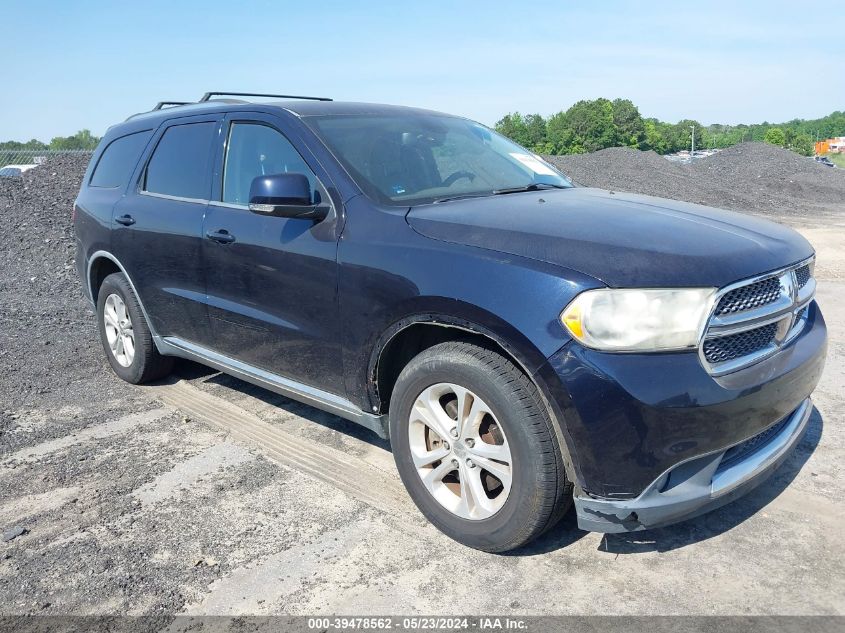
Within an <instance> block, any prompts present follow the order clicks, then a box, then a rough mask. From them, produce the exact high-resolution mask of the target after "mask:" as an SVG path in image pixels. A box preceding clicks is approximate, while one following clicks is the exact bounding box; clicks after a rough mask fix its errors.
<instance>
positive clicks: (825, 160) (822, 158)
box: [814, 156, 836, 167]
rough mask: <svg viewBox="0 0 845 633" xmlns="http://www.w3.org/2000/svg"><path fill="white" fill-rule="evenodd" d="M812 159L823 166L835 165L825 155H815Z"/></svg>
mask: <svg viewBox="0 0 845 633" xmlns="http://www.w3.org/2000/svg"><path fill="white" fill-rule="evenodd" d="M814 160H815V161H816V162H817V163H821V164H822V165H824V166H825V167H836V163H834V162H833V161H832V160H830V159H829V158H828V157H827V156H816V157H815V158H814Z"/></svg>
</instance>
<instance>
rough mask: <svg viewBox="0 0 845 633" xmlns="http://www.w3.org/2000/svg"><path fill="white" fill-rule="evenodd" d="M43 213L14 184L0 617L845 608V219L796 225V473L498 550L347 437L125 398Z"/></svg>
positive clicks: (276, 402) (271, 400) (255, 412)
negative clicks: (802, 345) (819, 365)
mask: <svg viewBox="0 0 845 633" xmlns="http://www.w3.org/2000/svg"><path fill="white" fill-rule="evenodd" d="M661 160H662V159H661ZM75 177H78V176H75ZM56 178H59V179H61V178H62V176H61V174H59V175H57V176H56ZM4 196H5V197H4ZM71 199H72V198H71ZM52 204H53V205H54V206H50V205H47V204H45V203H43V202H38V201H34V202H33V200H32V197H31V196H30V197H27V196H26V195H25V194H24V193H22V192H20V191H17V190H16V191H15V192H12V191H10V190H9V191H6V192H5V193H4V192H3V191H0V230H3V231H4V232H5V233H4V234H6V235H8V236H10V237H9V240H10V241H9V242H8V243H9V244H11V245H12V246H11V247H10V248H9V247H4V248H5V249H7V250H5V251H4V252H3V259H2V261H0V264H2V269H0V416H2V417H0V530H2V531H3V532H4V536H3V539H2V542H0V615H8V614H130V615H132V614H174V613H186V614H336V613H342V614H411V613H425V614H444V615H453V614H461V613H464V614H486V613H497V614H502V615H508V614H700V615H712V614H743V615H748V614H790V615H798V614H839V615H842V614H845V600H844V599H843V596H845V547H843V544H844V543H845V527H843V525H845V501H844V500H843V497H845V484H843V481H844V480H845V479H844V478H843V475H844V474H845V473H843V464H845V395H844V393H845V392H843V386H844V385H845V209H842V213H841V214H839V215H838V216H837V215H835V214H834V215H832V216H831V215H825V216H824V217H822V216H813V215H812V214H811V213H810V212H809V211H808V212H807V213H803V214H801V215H799V216H793V217H792V218H791V220H790V221H791V223H792V224H794V225H796V226H798V228H800V230H802V231H803V232H804V233H805V235H807V237H808V238H809V239H810V240H811V241H812V242H813V243H814V245H815V246H816V248H817V250H818V266H817V269H816V271H817V275H818V277H819V279H820V282H819V291H818V298H819V302H820V304H821V306H822V309H823V311H824V313H825V317H826V319H827V323H828V327H829V332H830V352H829V359H828V365H827V368H826V370H825V374H824V377H823V379H822V383H821V385H820V386H819V388H818V390H817V391H816V394H815V397H814V399H815V404H816V407H817V410H816V412H815V413H814V415H813V418H812V421H811V428H810V431H809V433H808V434H807V436H806V437H805V439H804V441H803V442H802V444H801V445H800V446H799V448H798V450H797V451H796V452H795V453H794V454H793V455H792V456H791V458H790V459H789V461H788V462H787V463H785V464H784V465H783V466H782V467H781V468H780V469H779V470H778V471H777V473H776V474H775V475H774V476H773V477H772V478H771V479H770V480H769V481H768V482H767V483H766V484H764V485H763V486H762V487H760V488H758V489H757V490H755V491H754V492H753V493H751V494H749V495H748V496H746V497H745V498H743V499H741V500H739V501H737V502H735V503H733V504H731V505H729V506H726V507H724V508H722V509H720V510H718V511H715V512H713V513H711V514H708V515H705V516H703V517H700V518H698V519H695V520H692V521H688V522H686V523H683V524H680V525H677V526H674V527H671V528H666V529H661V530H655V531H651V532H644V533H639V534H635V535H617V536H606V537H605V536H602V535H600V534H592V533H585V532H581V531H578V530H577V529H576V528H575V526H574V519H573V516H572V515H571V514H570V515H569V516H568V517H567V518H566V519H564V521H563V522H562V523H561V524H560V525H559V526H558V527H557V528H556V529H555V530H553V531H552V532H551V533H550V534H549V535H547V536H546V537H544V538H543V539H542V540H541V541H539V542H537V543H535V544H534V545H533V546H531V547H530V548H529V549H527V550H524V551H520V552H516V553H513V554H511V555H506V556H501V555H490V554H484V553H481V552H477V551H473V550H470V549H466V548H464V547H461V546H459V545H457V544H455V543H454V542H452V541H450V540H449V539H447V538H446V537H444V536H442V535H440V534H439V533H438V532H437V531H436V530H434V529H433V528H432V527H430V526H429V525H427V523H426V522H425V520H424V519H423V518H422V517H421V515H420V514H419V513H418V512H417V511H416V510H415V508H414V507H413V505H412V504H411V503H410V501H409V500H408V499H407V497H406V496H405V494H404V492H403V490H402V488H401V484H400V483H399V480H398V476H397V474H396V472H395V469H394V467H393V464H392V458H391V456H390V453H389V451H388V447H387V445H386V444H385V443H384V442H383V441H381V440H379V439H378V438H376V437H375V436H374V435H372V434H370V433H369V432H367V431H365V430H362V429H360V428H358V427H355V426H354V425H352V424H350V423H347V422H345V421H342V420H339V419H337V418H334V417H332V416H330V415H328V414H324V413H321V412H319V411H316V410H314V409H311V408H309V407H306V406H304V405H301V404H297V403H294V402H291V401H288V400H286V399H284V398H282V397H280V396H277V395H274V394H272V393H269V392H266V391H263V390H261V389H258V388H256V387H252V386H250V385H247V384H245V383H242V382H240V381H237V380H235V379H232V378H229V377H226V376H223V375H220V374H217V373H214V372H211V371H208V370H204V369H202V368H200V367H198V366H196V365H192V364H189V363H183V364H181V365H180V366H179V368H178V372H177V376H176V377H175V378H174V380H172V381H170V382H168V383H167V384H162V385H156V386H149V387H132V386H130V385H127V384H125V383H122V382H121V381H120V380H119V379H117V378H116V377H115V376H114V375H113V374H112V373H111V372H110V371H109V370H108V366H107V364H106V362H105V360H104V358H103V356H102V349H101V348H100V346H99V342H98V340H97V338H96V336H95V327H94V315H93V312H92V311H91V310H90V309H89V308H88V307H87V305H86V304H85V303H84V302H83V300H82V298H81V296H80V294H79V288H78V284H77V282H76V280H75V277H74V275H73V271H72V270H70V269H68V268H65V266H67V265H69V261H70V259H69V257H70V250H69V249H68V248H67V245H68V239H69V235H70V234H69V231H68V226H69V225H68V220H69V217H68V216H69V208H68V207H67V206H66V204H67V201H66V200H58V201H56V200H55V199H53V200H52ZM27 205H28V206H27ZM21 209H24V210H25V211H26V217H29V218H30V220H29V222H32V223H34V224H36V225H38V226H39V228H38V231H37V233H33V231H32V230H31V229H32V227H31V226H30V227H29V229H27V227H23V228H22V227H20V224H21V223H24V224H26V223H27V222H26V221H22V220H21V217H23V216H22V215H21ZM34 234H37V235H38V238H37V239H35V238H33V237H32V236H33V235H34ZM45 240H49V241H45Z"/></svg>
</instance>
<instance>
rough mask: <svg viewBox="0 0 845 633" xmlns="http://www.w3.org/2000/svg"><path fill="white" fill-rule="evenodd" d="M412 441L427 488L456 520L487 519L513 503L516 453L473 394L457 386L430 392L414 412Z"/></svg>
mask: <svg viewBox="0 0 845 633" xmlns="http://www.w3.org/2000/svg"><path fill="white" fill-rule="evenodd" d="M408 439H409V444H410V449H411V457H412V459H413V462H414V467H415V469H416V471H417V474H418V475H419V476H420V479H421V480H422V482H423V485H424V486H425V487H426V489H428V491H429V492H430V493H431V495H432V496H433V497H434V498H435V499H436V500H437V501H438V502H439V503H440V504H441V505H442V506H443V507H444V508H446V509H447V510H449V511H450V512H452V513H453V514H456V515H457V516H459V517H461V518H463V519H468V520H474V521H478V520H482V519H487V518H489V517H491V516H493V515H494V514H496V512H498V511H499V510H500V509H501V508H502V506H503V505H504V504H505V502H506V501H507V498H508V495H509V494H510V490H511V482H512V477H513V474H512V473H513V469H512V467H513V460H512V457H511V451H510V447H509V446H508V441H507V438H506V437H505V434H504V431H503V430H502V427H501V425H500V424H499V421H498V420H497V419H496V416H495V415H494V414H493V412H492V411H491V409H490V407H489V406H488V405H487V404H486V403H485V402H484V401H483V400H482V399H481V398H480V397H478V396H477V395H476V394H474V393H473V392H471V391H470V390H468V389H466V388H464V387H461V386H460V385H455V384H451V383H438V384H436V385H432V386H430V387H428V388H427V389H425V390H424V391H423V392H422V393H421V394H420V395H419V396H418V397H417V399H416V401H415V402H414V406H413V407H412V408H411V415H410V420H409V424H408Z"/></svg>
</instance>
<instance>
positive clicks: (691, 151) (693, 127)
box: [689, 125, 695, 160]
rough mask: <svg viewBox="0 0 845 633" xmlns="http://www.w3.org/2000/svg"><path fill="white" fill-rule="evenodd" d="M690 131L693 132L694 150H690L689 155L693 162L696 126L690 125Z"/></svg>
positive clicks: (693, 146) (693, 145)
mask: <svg viewBox="0 0 845 633" xmlns="http://www.w3.org/2000/svg"><path fill="white" fill-rule="evenodd" d="M689 129H691V130H692V143H691V147H692V149H691V150H690V153H689V157H690V160H692V155H693V154H695V126H694V125H690V126H689Z"/></svg>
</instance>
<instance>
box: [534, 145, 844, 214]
mask: <svg viewBox="0 0 845 633" xmlns="http://www.w3.org/2000/svg"><path fill="white" fill-rule="evenodd" d="M546 158H547V159H548V160H550V161H551V162H552V163H554V164H555V165H557V167H558V168H560V169H561V170H562V171H563V172H564V173H565V174H567V175H568V176H569V177H570V178H572V179H573V180H574V181H575V182H577V183H578V184H581V185H585V186H588V187H599V188H602V189H614V190H619V191H632V192H635V193H643V194H647V195H652V196H659V197H662V198H672V199H676V200H685V201H687V202H697V203H700V204H706V205H710V206H715V207H722V208H726V209H734V210H737V211H745V212H750V213H759V214H766V215H774V216H779V217H797V218H799V219H800V218H801V217H802V216H813V215H830V214H837V215H841V214H842V213H845V170H843V169H831V168H830V167H825V166H824V165H820V164H818V163H816V162H815V161H813V160H812V159H810V158H807V157H804V156H799V155H798V154H796V153H794V152H791V151H788V150H785V149H782V148H779V147H775V146H773V145H768V144H766V143H742V144H740V145H736V146H734V147H731V148H729V149H726V150H724V151H722V152H719V153H717V154H715V155H713V156H710V157H708V158H702V159H699V160H697V161H696V162H695V163H692V164H690V165H686V164H681V163H673V162H670V161H668V160H666V159H664V158H662V157H661V156H658V155H657V154H655V153H654V152H640V151H637V150H633V149H629V148H621V147H614V148H609V149H605V150H601V151H599V152H595V153H593V154H581V155H575V156H547V157H546Z"/></svg>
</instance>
